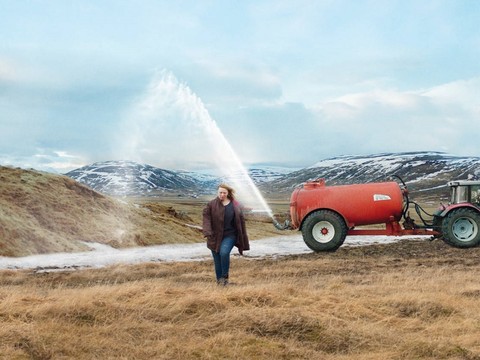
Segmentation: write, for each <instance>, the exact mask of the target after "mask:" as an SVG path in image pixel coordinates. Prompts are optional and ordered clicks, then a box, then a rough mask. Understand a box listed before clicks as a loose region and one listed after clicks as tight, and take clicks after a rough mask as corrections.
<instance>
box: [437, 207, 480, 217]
mask: <svg viewBox="0 0 480 360" xmlns="http://www.w3.org/2000/svg"><path fill="white" fill-rule="evenodd" d="M459 208H468V209H472V210H474V211H476V212H478V213H480V209H479V208H478V207H477V206H475V205H472V204H470V203H461V204H454V205H449V206H447V207H446V208H445V209H444V210H443V211H441V212H440V213H438V214H436V216H439V217H441V218H444V217H445V216H447V215H448V213H450V212H451V211H452V210H455V209H459Z"/></svg>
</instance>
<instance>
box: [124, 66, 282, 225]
mask: <svg viewBox="0 0 480 360" xmlns="http://www.w3.org/2000/svg"><path fill="white" fill-rule="evenodd" d="M125 125H126V126H125V127H124V130H125V132H124V133H123V134H122V137H123V139H124V145H125V148H126V154H124V155H125V156H126V157H128V158H130V159H131V160H134V161H138V162H143V163H149V164H154V165H156V166H160V167H164V168H167V169H169V168H171V169H178V168H182V167H186V166H188V165H190V166H191V165H192V164H193V165H195V166H196V167H197V168H200V167H204V168H205V167H209V166H210V167H211V166H215V167H216V169H217V171H218V173H219V175H221V176H222V177H223V178H224V179H225V182H227V183H228V184H230V185H231V186H232V187H233V188H234V189H235V190H236V192H237V196H238V198H239V201H240V202H241V203H243V204H244V205H245V206H247V207H250V208H253V209H255V210H256V211H261V212H264V213H266V214H267V215H268V216H270V217H272V218H273V215H272V211H271V209H270V207H269V206H268V205H267V203H266V201H265V199H264V198H263V196H262V195H261V193H260V191H259V190H258V188H257V186H256V185H255V184H254V182H253V181H252V179H251V178H250V176H249V175H248V172H247V170H246V169H245V167H244V166H243V164H242V161H241V160H240V158H239V157H238V156H237V154H236V152H235V151H234V149H233V148H232V146H231V145H230V143H229V142H228V141H227V139H226V138H225V136H224V134H223V133H222V131H221V130H220V128H219V127H218V126H217V123H216V122H215V121H214V120H213V119H212V117H211V116H210V114H209V112H208V111H207V109H206V108H205V106H204V104H203V102H202V101H201V99H200V98H199V97H198V96H197V95H196V94H194V93H193V92H192V90H191V89H190V88H189V87H188V86H187V85H185V84H182V83H180V82H179V81H178V80H177V79H176V77H175V76H174V75H173V74H172V73H171V72H168V71H165V70H164V71H161V72H159V73H157V74H156V76H155V77H154V79H153V80H152V82H151V83H150V86H149V88H148V90H147V92H146V93H145V94H144V96H143V97H142V98H141V99H140V100H139V101H138V103H137V104H136V105H135V106H134V109H133V111H132V113H131V114H130V116H129V118H128V120H127V122H126V124H125ZM125 139H126V141H125Z"/></svg>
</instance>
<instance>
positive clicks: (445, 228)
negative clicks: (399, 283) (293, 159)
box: [274, 179, 480, 251]
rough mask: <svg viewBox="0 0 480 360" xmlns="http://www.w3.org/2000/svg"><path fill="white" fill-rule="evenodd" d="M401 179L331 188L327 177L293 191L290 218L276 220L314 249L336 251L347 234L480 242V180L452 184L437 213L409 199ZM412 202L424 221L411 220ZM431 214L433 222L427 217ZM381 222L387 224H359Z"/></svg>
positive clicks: (452, 242)
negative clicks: (416, 236) (426, 237)
mask: <svg viewBox="0 0 480 360" xmlns="http://www.w3.org/2000/svg"><path fill="white" fill-rule="evenodd" d="M400 180H401V179H400ZM401 183H402V185H399V184H398V183H397V182H395V181H390V182H379V183H368V184H356V185H337V186H327V185H326V184H325V180H324V179H318V180H315V181H309V182H306V183H304V184H302V185H301V186H300V187H298V188H296V189H295V190H294V191H293V193H292V195H291V199H290V216H291V221H290V222H289V221H286V222H285V224H283V225H281V224H279V223H278V222H276V221H274V224H275V226H276V227H277V228H278V229H287V228H288V229H299V230H301V231H302V235H303V240H304V241H305V243H306V244H307V246H308V247H309V248H310V249H312V250H314V251H334V250H336V249H338V248H339V247H340V246H341V245H342V244H343V242H344V241H345V238H346V236H347V235H391V236H404V235H431V236H432V239H433V238H442V239H443V240H444V241H445V242H446V243H448V244H450V245H452V246H455V247H459V248H469V247H473V246H477V245H479V244H480V204H479V203H480V181H473V180H459V181H451V182H449V183H448V185H449V186H450V189H451V202H450V204H449V205H447V206H444V205H442V206H441V207H440V208H439V209H438V210H437V211H436V212H435V214H433V215H430V214H428V213H427V212H426V211H424V210H423V209H422V208H421V207H420V206H419V205H418V204H416V203H414V202H410V200H409V198H408V191H407V187H406V186H405V183H404V182H403V181H401ZM411 203H412V204H415V209H416V211H417V214H418V216H419V218H420V219H421V221H422V223H423V224H422V225H417V224H416V223H415V222H414V221H413V219H411V218H410V216H409V206H410V204H411ZM426 215H427V216H430V217H431V219H430V221H427V220H425V219H424V217H425V216H426ZM402 218H403V219H404V221H403V223H402V225H403V226H402V225H401V224H400V221H401V220H402ZM378 224H384V226H383V227H382V228H373V229H372V228H361V229H358V228H357V227H359V226H366V225H378Z"/></svg>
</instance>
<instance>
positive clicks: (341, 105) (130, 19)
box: [0, 0, 480, 172]
mask: <svg viewBox="0 0 480 360" xmlns="http://www.w3.org/2000/svg"><path fill="white" fill-rule="evenodd" d="M479 22H480V1H476V0H450V1H446V0H436V1H433V0H431V1H429V0H424V1H409V0H403V1H393V0H392V1H389V0H377V1H373V0H372V1H367V0H350V1H347V0H343V1H342V0H335V1H333V0H324V1H322V0H318V1H281V0H275V1H273V0H272V1H201V0H197V1H177V2H175V1H153V0H143V1H127V0H123V1H121V0H115V1H114V0H111V1H106V0H96V1H88V0H83V1H76V0H71V1H60V0H58V1H55V0H51V1H47V0H45V1H34V0H30V1H26V0H25V1H23V0H19V1H13V0H11V1H6V0H0V134H1V139H2V140H1V142H0V164H2V165H15V166H21V167H33V168H37V169H42V170H48V171H56V172H66V171H68V170H71V169H74V168H77V167H80V166H82V165H85V164H89V163H92V162H96V161H105V160H120V159H124V160H135V161H143V162H147V163H149V164H151V165H154V166H159V167H167V168H176V169H192V170H194V169H198V168H199V167H202V166H205V167H208V166H209V163H210V162H211V161H213V160H214V159H212V157H215V156H216V155H215V154H214V153H212V152H211V151H209V149H210V148H211V147H212V146H214V145H212V141H213V142H215V139H211V138H209V136H208V135H207V134H206V133H204V130H205V129H203V128H199V126H198V123H202V121H203V120H201V119H200V120H199V117H205V116H208V117H209V121H212V122H214V123H215V124H216V125H217V126H218V129H220V131H221V132H222V133H223V135H224V136H225V137H226V139H227V141H228V142H229V143H230V144H231V146H232V147H233V149H234V151H235V152H236V153H237V155H238V157H239V158H240V160H241V161H242V162H243V163H245V164H251V163H277V164H283V165H291V166H308V165H311V164H313V163H316V162H317V161H319V160H321V159H324V158H328V157H332V156H337V155H346V154H373V153H381V152H403V151H443V152H447V153H450V154H454V155H461V156H480V154H479V140H478V134H480V121H479V120H478V118H479V115H480V105H479V104H480V103H479V101H478V96H477V94H479V93H480V61H479V60H480V56H479V55H480V31H479V30H478V23H479ZM166 73H167V74H169V75H168V76H170V77H172V78H173V79H174V80H173V81H171V82H165V81H163V82H162V81H160V82H159V80H158V79H159V77H161V76H162V75H161V74H166ZM159 74H160V75H159ZM160 83H161V84H163V85H162V86H167V85H169V84H170V86H171V87H170V88H167V89H160V90H159V86H160V85H159V84H160ZM172 86H173V87H174V88H177V91H176V90H175V89H174V88H172ZM178 88H182V89H184V90H185V89H187V91H186V92H185V91H183V90H182V91H178ZM186 93H188V96H186V97H182V98H175V96H180V95H181V94H183V95H185V94H186ZM162 94H163V95H162ZM179 94H180V95H179ZM159 96H164V98H160V97H159ZM165 97H167V98H169V99H170V101H168V102H167V101H162V99H165ZM147 99H149V100H148V101H157V102H161V103H162V106H159V104H158V103H155V104H151V103H150V102H148V101H147ZM185 99H187V100H188V101H186V100H185ZM147 105H148V106H150V107H149V108H148V109H147V108H146V106H147ZM192 107H194V108H195V109H193V110H192ZM147 110H148V116H147V115H146V112H147ZM205 112H206V113H208V114H207V115H205ZM182 114H183V115H182ZM185 114H188V116H187V115H185ZM180 118H181V119H180ZM196 124H197V125H196ZM133 129H134V130H133ZM193 129H195V131H193ZM132 144H134V145H132ZM201 159H203V161H200V160H201ZM217 160H218V159H217ZM226 161H228V160H226Z"/></svg>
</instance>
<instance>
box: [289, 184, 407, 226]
mask: <svg viewBox="0 0 480 360" xmlns="http://www.w3.org/2000/svg"><path fill="white" fill-rule="evenodd" d="M321 209H323V210H333V211H335V212H337V213H339V214H340V215H341V216H342V217H343V218H344V219H345V222H346V224H347V226H348V228H352V227H354V226H361V225H373V224H384V223H387V222H391V221H392V217H393V220H395V221H399V220H400V219H401V217H402V209H403V193H402V190H401V189H400V186H399V185H398V184H397V183H396V182H393V181H392V182H381V183H368V184H354V185H337V186H326V185H325V181H324V180H323V179H320V180H317V181H312V182H307V183H305V184H304V185H303V186H302V187H300V188H297V189H295V190H294V192H293V193H292V196H291V199H290V215H291V217H292V226H293V227H294V228H298V227H299V226H300V224H301V223H302V221H303V219H304V218H305V216H307V215H308V214H310V213H311V212H313V211H315V210H321Z"/></svg>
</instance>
